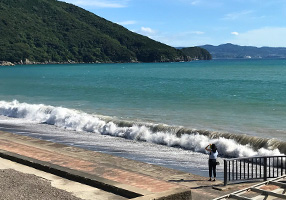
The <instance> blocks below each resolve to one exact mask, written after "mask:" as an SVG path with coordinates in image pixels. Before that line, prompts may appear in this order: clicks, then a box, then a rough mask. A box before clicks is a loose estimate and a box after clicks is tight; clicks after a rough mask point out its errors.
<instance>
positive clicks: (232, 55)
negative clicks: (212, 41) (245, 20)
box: [199, 43, 286, 59]
mask: <svg viewBox="0 0 286 200" xmlns="http://www.w3.org/2000/svg"><path fill="white" fill-rule="evenodd" d="M199 47H201V48H204V49H206V50H207V51H209V52H210V54H211V55H212V58H213V59H251V58H254V59H271V58H282V59H284V58H286V48H285V47H255V46H240V45H235V44H231V43H226V44H221V45H218V46H214V45H202V46H199Z"/></svg>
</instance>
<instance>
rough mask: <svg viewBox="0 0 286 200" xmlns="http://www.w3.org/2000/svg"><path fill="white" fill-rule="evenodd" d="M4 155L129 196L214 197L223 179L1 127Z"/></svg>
mask: <svg viewBox="0 0 286 200" xmlns="http://www.w3.org/2000/svg"><path fill="white" fill-rule="evenodd" d="M0 157H2V158H4V159H8V160H11V161H13V162H17V163H21V164H24V165H27V166H30V167H33V168H36V169H39V170H42V171H45V172H48V173H51V174H55V175H57V176H60V177H63V178H66V179H69V180H72V181H76V182H80V183H83V184H86V185H90V186H92V187H96V188H98V189H100V190H104V191H107V192H110V193H113V194H115V195H118V196H120V197H124V198H126V199H135V200H145V199H158V200H159V199H160V200H181V199H183V200H185V199H213V198H216V197H219V196H222V195H224V194H227V193H229V192H231V191H233V190H234V189H235V190H237V189H240V188H243V187H245V185H236V186H235V187H234V188H231V187H230V188H228V189H229V190H214V189H213V186H220V185H222V183H221V182H220V181H216V182H209V181H207V179H208V178H206V177H201V176H197V175H193V174H189V173H185V172H181V171H177V170H173V169H169V168H164V167H160V166H156V165H151V164H147V163H142V162H138V161H134V160H128V159H125V158H121V157H116V156H112V155H107V154H103V153H99V152H94V151H89V150H85V149H81V148H76V147H71V146H66V145H63V144H57V143H53V142H48V141H44V140H39V139H35V138H31V137H27V136H21V135H16V134H12V133H7V132H1V131H0Z"/></svg>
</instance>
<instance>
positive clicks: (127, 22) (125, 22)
mask: <svg viewBox="0 0 286 200" xmlns="http://www.w3.org/2000/svg"><path fill="white" fill-rule="evenodd" d="M136 23H137V22H136V21H133V20H129V21H124V22H117V24H120V25H122V26H124V25H132V24H136Z"/></svg>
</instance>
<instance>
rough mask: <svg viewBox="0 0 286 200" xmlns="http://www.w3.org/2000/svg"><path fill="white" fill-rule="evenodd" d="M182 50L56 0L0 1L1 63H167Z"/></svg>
mask: <svg viewBox="0 0 286 200" xmlns="http://www.w3.org/2000/svg"><path fill="white" fill-rule="evenodd" d="M185 60H187V57H186V56H185V55H184V54H183V53H182V51H180V50H178V49H175V48H173V47H170V46H168V45H165V44H162V43H160V42H156V41H154V40H151V39H150V38H148V37H145V36H142V35H139V34H136V33H134V32H131V31H129V30H127V29H126V28H124V27H122V26H120V25H118V24H115V23H112V22H110V21H107V20H105V19H103V18H101V17H99V16H97V15H95V14H93V13H91V12H88V11H86V10H84V9H82V8H79V7H77V6H74V5H72V4H68V3H64V2H59V1H57V0H0V61H9V62H13V63H21V62H24V63H25V62H26V63H33V62H86V63H87V62H169V61H185Z"/></svg>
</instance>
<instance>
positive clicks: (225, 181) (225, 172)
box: [223, 160, 227, 186]
mask: <svg viewBox="0 0 286 200" xmlns="http://www.w3.org/2000/svg"><path fill="white" fill-rule="evenodd" d="M223 165H224V171H223V173H224V186H226V185H227V161H226V160H224V161H223Z"/></svg>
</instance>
